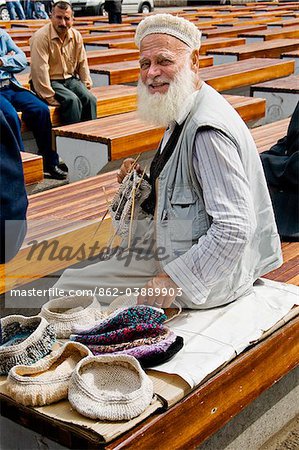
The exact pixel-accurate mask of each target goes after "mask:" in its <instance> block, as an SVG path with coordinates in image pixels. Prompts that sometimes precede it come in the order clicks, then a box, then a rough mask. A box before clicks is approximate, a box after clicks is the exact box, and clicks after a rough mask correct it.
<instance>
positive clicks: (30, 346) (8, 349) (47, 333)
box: [0, 315, 56, 375]
mask: <svg viewBox="0 0 299 450" xmlns="http://www.w3.org/2000/svg"><path fill="white" fill-rule="evenodd" d="M1 332H2V333H1V342H0V375H7V374H8V372H9V370H10V369H11V368H12V367H14V366H16V365H17V364H24V365H30V364H33V363H35V362H36V361H38V360H39V359H41V358H43V357H44V356H46V355H47V354H48V353H49V352H50V351H51V348H52V345H53V343H54V342H55V340H56V337H55V331H54V327H53V326H52V325H50V324H49V323H48V322H47V321H46V319H44V318H43V317H39V316H33V317H25V316H19V315H12V316H6V317H4V318H2V319H1Z"/></svg>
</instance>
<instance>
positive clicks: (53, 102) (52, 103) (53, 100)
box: [47, 97, 60, 106]
mask: <svg viewBox="0 0 299 450" xmlns="http://www.w3.org/2000/svg"><path fill="white" fill-rule="evenodd" d="M47 103H48V105H50V106H60V103H59V102H58V101H57V100H56V98H55V97H48V98H47Z"/></svg>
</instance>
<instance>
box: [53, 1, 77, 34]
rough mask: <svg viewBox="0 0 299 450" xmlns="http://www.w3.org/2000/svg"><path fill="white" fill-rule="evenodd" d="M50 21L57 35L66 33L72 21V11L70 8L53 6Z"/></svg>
mask: <svg viewBox="0 0 299 450" xmlns="http://www.w3.org/2000/svg"><path fill="white" fill-rule="evenodd" d="M51 22H52V24H53V27H54V28H55V30H56V32H57V34H58V35H59V36H63V35H65V34H66V32H67V30H68V29H69V28H71V26H72V25H73V23H74V17H73V11H72V9H71V8H67V9H60V8H58V7H57V6H56V7H54V8H53V11H52V16H51Z"/></svg>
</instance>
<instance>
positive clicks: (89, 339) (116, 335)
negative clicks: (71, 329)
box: [70, 323, 164, 346]
mask: <svg viewBox="0 0 299 450" xmlns="http://www.w3.org/2000/svg"><path fill="white" fill-rule="evenodd" d="M163 330H164V325H160V324H158V323H139V324H138V325H130V326H128V327H126V328H119V329H117V330H113V331H107V332H104V333H102V334H71V336H70V340H71V341H76V342H81V343H82V344H85V345H87V346H88V345H89V344H97V345H113V344H121V343H123V342H130V341H133V340H135V339H142V338H148V337H155V336H159V335H160V334H161V333H163Z"/></svg>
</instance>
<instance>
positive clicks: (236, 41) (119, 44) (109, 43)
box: [85, 38, 245, 55]
mask: <svg viewBox="0 0 299 450" xmlns="http://www.w3.org/2000/svg"><path fill="white" fill-rule="evenodd" d="M242 44H245V39H244V38H243V39H242V38H229V39H227V38H214V39H207V40H205V41H203V42H202V43H201V46H200V54H201V55H205V54H206V52H207V50H211V49H214V48H222V47H229V46H233V45H242ZM94 47H99V48H136V45H135V42H134V40H133V39H112V40H110V39H109V38H107V40H106V41H104V40H101V41H95V42H92V41H90V42H88V44H85V48H86V49H87V50H90V49H91V48H94Z"/></svg>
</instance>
